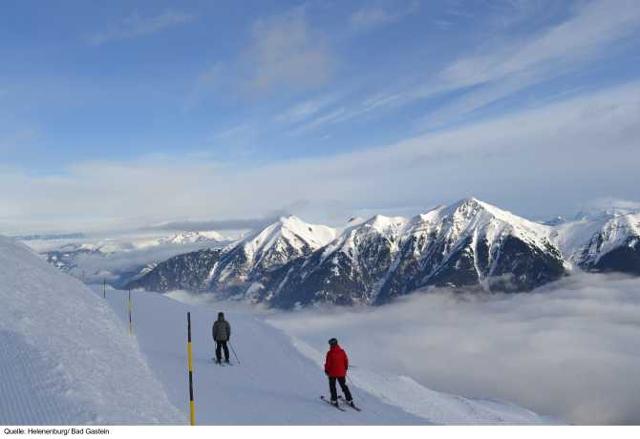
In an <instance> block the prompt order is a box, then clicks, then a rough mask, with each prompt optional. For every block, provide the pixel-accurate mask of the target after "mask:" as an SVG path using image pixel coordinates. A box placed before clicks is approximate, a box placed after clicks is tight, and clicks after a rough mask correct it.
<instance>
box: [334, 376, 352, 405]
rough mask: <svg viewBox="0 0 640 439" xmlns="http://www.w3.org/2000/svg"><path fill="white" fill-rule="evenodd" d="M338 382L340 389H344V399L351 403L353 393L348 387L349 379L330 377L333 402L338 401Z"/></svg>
mask: <svg viewBox="0 0 640 439" xmlns="http://www.w3.org/2000/svg"><path fill="white" fill-rule="evenodd" d="M336 381H338V383H339V384H340V388H341V389H342V393H344V399H346V400H347V401H351V400H352V399H353V398H352V397H351V392H350V391H349V387H347V378H346V377H340V378H336V377H329V391H330V392H331V401H337V400H338V391H337V390H336Z"/></svg>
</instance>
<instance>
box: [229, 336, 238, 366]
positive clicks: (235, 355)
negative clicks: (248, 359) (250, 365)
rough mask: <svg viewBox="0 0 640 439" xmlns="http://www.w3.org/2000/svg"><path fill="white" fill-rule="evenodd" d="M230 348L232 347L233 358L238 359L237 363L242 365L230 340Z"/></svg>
mask: <svg viewBox="0 0 640 439" xmlns="http://www.w3.org/2000/svg"><path fill="white" fill-rule="evenodd" d="M229 347H231V352H233V356H234V357H236V361H237V362H238V364H240V360H239V359H238V355H237V354H236V350H235V349H233V345H232V344H231V340H229Z"/></svg>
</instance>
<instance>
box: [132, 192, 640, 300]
mask: <svg viewBox="0 0 640 439" xmlns="http://www.w3.org/2000/svg"><path fill="white" fill-rule="evenodd" d="M639 231H640V214H639V213H638V212H633V211H631V212H629V211H625V212H621V211H613V212H604V213H601V214H598V215H589V216H583V217H580V218H578V219H576V220H574V221H562V222H558V224H556V225H553V226H552V225H546V224H539V223H536V222H532V221H529V220H526V219H524V218H521V217H518V216H516V215H513V214H511V213H509V212H507V211H504V210H502V209H499V208H497V207H495V206H492V205H490V204H488V203H484V202H482V201H480V200H477V199H475V198H469V199H465V200H461V201H459V202H457V203H454V204H452V205H450V206H438V207H436V208H434V209H432V210H430V211H428V212H426V213H424V214H421V215H417V216H415V217H413V218H403V217H384V216H380V215H378V216H375V217H373V218H371V219H369V220H367V221H353V222H352V223H351V225H350V226H349V227H347V228H346V229H345V230H344V231H342V233H340V234H336V231H335V230H333V229H330V228H325V227H322V226H314V225H308V224H306V223H304V222H302V221H301V220H299V219H297V218H294V217H289V218H283V219H281V220H280V221H278V222H277V223H275V224H272V225H271V226H269V227H267V228H265V229H264V230H261V231H259V232H257V233H255V234H254V235H251V236H250V237H248V238H246V239H244V240H242V241H240V242H238V243H237V244H235V245H231V246H229V247H227V248H224V249H220V250H206V251H198V252H194V253H190V254H186V255H179V256H176V257H174V258H171V259H169V260H167V261H165V262H162V263H160V264H158V265H157V267H155V268H154V269H153V270H150V272H149V273H147V274H146V275H144V276H142V277H141V278H140V279H138V280H136V281H135V282H133V283H131V284H130V285H129V286H131V287H132V288H142V289H146V290H150V291H161V292H162V291H170V290H173V289H186V290H191V291H209V292H215V293H216V294H217V295H219V296H220V297H234V298H241V299H249V300H251V301H254V302H260V303H265V304H268V305H269V306H273V307H279V308H292V307H297V306H305V305H310V304H316V303H334V304H340V305H351V304H358V303H361V304H374V305H377V304H383V303H386V302H389V301H390V300H393V299H394V298H395V297H398V296H402V295H404V294H407V293H410V292H412V291H415V290H416V289H421V288H428V287H431V286H434V287H435V286H449V287H465V288H467V289H469V288H470V289H477V290H478V291H491V292H497V291H500V292H523V291H530V290H532V289H534V288H536V287H538V286H540V285H543V284H545V283H548V282H551V281H554V280H556V279H559V278H560V277H562V276H565V275H568V274H570V273H571V272H572V271H573V270H577V269H581V270H587V271H604V272H608V271H616V272H624V273H629V274H640V232H639Z"/></svg>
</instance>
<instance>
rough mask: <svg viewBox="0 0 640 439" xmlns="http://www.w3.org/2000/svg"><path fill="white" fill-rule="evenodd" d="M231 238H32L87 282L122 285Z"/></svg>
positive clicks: (188, 234) (193, 234)
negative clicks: (164, 263)
mask: <svg viewBox="0 0 640 439" xmlns="http://www.w3.org/2000/svg"><path fill="white" fill-rule="evenodd" d="M229 241H230V239H228V238H226V237H224V236H223V235H221V234H220V233H218V232H215V231H198V232H178V233H174V234H171V235H166V234H165V235H160V236H158V235H157V234H151V235H149V234H139V235H125V236H120V237H110V238H93V239H91V238H88V237H81V239H72V240H71V241H68V240H64V239H60V240H58V239H56V240H46V241H44V240H29V241H27V242H25V243H26V244H27V245H28V246H29V247H32V248H33V249H34V250H36V251H38V252H39V253H40V254H41V255H42V256H43V257H44V258H45V259H46V260H47V261H48V262H49V263H51V264H53V265H55V266H56V267H57V268H59V269H60V270H62V271H65V272H67V273H69V274H71V275H73V276H75V277H78V278H80V279H82V280H83V281H85V282H87V283H93V282H102V280H103V279H106V280H107V282H108V283H110V284H112V285H114V286H122V285H123V284H124V283H126V282H129V281H131V280H132V279H134V278H137V277H140V276H142V275H144V274H145V272H147V271H149V270H150V269H151V268H153V267H155V265H156V264H157V263H158V262H162V261H163V260H166V259H167V258H169V257H171V256H174V255H176V254H182V253H186V252H188V251H193V250H200V249H204V248H209V247H216V246H224V245H226V243H228V242H229Z"/></svg>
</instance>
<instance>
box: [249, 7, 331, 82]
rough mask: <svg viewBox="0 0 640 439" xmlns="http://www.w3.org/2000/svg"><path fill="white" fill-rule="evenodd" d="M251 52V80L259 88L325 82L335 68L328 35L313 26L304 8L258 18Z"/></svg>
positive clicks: (253, 30) (254, 27) (254, 28)
mask: <svg viewBox="0 0 640 439" xmlns="http://www.w3.org/2000/svg"><path fill="white" fill-rule="evenodd" d="M248 54H249V57H250V59H251V65H253V69H252V74H251V77H250V83H251V85H252V86H253V88H255V89H257V90H259V91H265V90H269V89H271V88H273V87H275V86H282V85H286V86H287V87H296V86H298V87H305V88H306V87H314V86H318V85H322V84H324V83H325V82H326V81H327V80H328V79H329V78H330V77H331V74H332V70H333V62H334V61H333V57H332V55H331V53H330V51H329V48H328V46H327V42H326V40H325V37H324V35H323V34H322V33H320V32H319V31H317V30H314V29H313V28H312V27H311V26H310V25H309V23H308V21H307V17H306V11H305V9H304V8H296V9H294V10H292V11H289V12H287V13H285V14H281V15H277V16H273V17H270V18H265V19H260V20H258V21H257V22H256V23H255V24H254V25H253V29H252V42H251V45H250V47H249V49H248Z"/></svg>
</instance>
